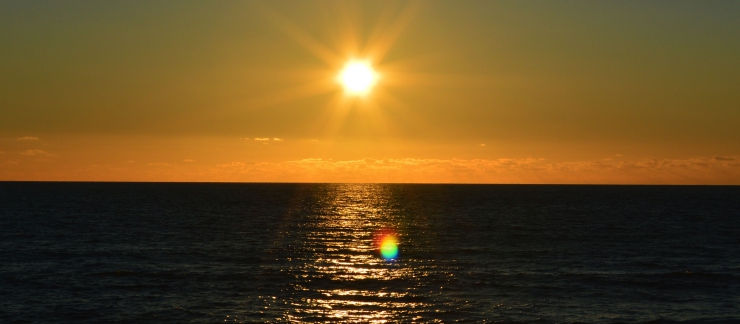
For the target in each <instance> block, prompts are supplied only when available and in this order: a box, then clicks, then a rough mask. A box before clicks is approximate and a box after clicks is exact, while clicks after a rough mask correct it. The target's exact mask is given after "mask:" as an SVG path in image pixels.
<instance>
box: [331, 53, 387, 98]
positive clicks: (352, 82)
mask: <svg viewBox="0 0 740 324" xmlns="http://www.w3.org/2000/svg"><path fill="white" fill-rule="evenodd" d="M338 79H339V83H341V84H342V86H343V87H344V90H345V91H347V93H350V94H355V95H363V94H367V93H368V92H370V89H372V87H373V85H375V83H376V82H377V80H378V73H376V72H375V71H374V70H373V68H372V67H371V66H370V64H369V63H367V62H363V61H350V62H349V63H347V65H345V66H344V69H343V70H342V72H340V73H339V78H338Z"/></svg>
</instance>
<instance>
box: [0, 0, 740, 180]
mask: <svg viewBox="0 0 740 324" xmlns="http://www.w3.org/2000/svg"><path fill="white" fill-rule="evenodd" d="M737 17H740V2H738V1H732V0H728V1H680V0H671V1H598V2H596V1H526V0H525V1H488V0H486V1H473V0H470V1H418V2H401V1H218V2H216V1H197V2H196V1H155V2H150V1H123V2H102V1H59V2H47V1H3V2H0V180H42V181H196V182H199V181H208V182H394V183H395V182H401V183H405V182H422V183H553V184H562V183H574V184H580V183H594V184H736V185H737V184H740V126H739V125H740V19H737ZM355 61H360V62H365V63H366V64H368V66H369V67H370V68H371V69H372V70H373V71H374V73H375V79H374V84H373V86H372V87H371V88H370V89H369V90H367V91H366V92H364V93H361V94H355V93H351V92H350V91H348V90H347V89H346V88H345V87H344V86H343V84H342V83H341V82H340V80H339V79H340V78H339V76H340V73H341V72H342V70H343V68H345V67H346V66H347V64H348V63H349V62H355Z"/></svg>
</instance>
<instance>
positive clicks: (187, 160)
mask: <svg viewBox="0 0 740 324" xmlns="http://www.w3.org/2000/svg"><path fill="white" fill-rule="evenodd" d="M182 161H183V162H187V163H190V162H195V160H193V159H185V160H182Z"/></svg>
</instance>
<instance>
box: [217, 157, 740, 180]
mask: <svg viewBox="0 0 740 324" xmlns="http://www.w3.org/2000/svg"><path fill="white" fill-rule="evenodd" d="M731 159H732V160H731ZM738 160H739V159H737V158H735V157H730V158H725V159H724V160H717V159H715V158H708V157H694V158H689V159H647V160H635V161H621V160H614V159H601V160H588V161H573V162H551V161H548V160H545V159H542V158H519V159H513V158H502V159H470V160H463V159H413V158H406V159H359V160H343V161H332V160H325V159H317V158H308V159H302V160H293V161H284V162H256V163H255V162H251V163H243V162H232V163H227V164H220V165H218V166H217V169H216V171H215V172H216V173H223V174H224V175H226V174H228V176H226V177H225V179H232V180H230V181H278V182H279V181H285V182H295V181H297V182H411V183H414V182H440V183H576V184H577V183H613V184H723V183H724V184H732V183H735V184H737V183H740V163H738V162H737V161H738Z"/></svg>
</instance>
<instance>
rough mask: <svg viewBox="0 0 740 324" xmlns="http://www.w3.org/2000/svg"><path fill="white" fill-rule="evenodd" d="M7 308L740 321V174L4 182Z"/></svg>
mask: <svg viewBox="0 0 740 324" xmlns="http://www.w3.org/2000/svg"><path fill="white" fill-rule="evenodd" d="M383 235H386V236H387V237H391V236H392V237H393V238H394V240H393V242H392V243H393V244H392V246H391V245H389V246H391V247H392V248H393V250H394V251H393V252H394V253H395V252H397V253H395V254H391V257H388V258H386V257H385V256H386V255H385V253H383V254H381V253H380V251H379V247H380V246H379V244H380V243H379V240H380V237H381V236H383ZM384 237H385V236H384ZM0 322H2V323H182V322H191V323H216V322H236V323H282V322H296V323H302V322H308V323H312V322H318V323H353V322H355V323H453V322H465V323H492V322H496V323H499V322H500V323H573V322H583V323H738V322H740V187H739V186H607V185H598V186H588V185H448V184H251V183H62V182H60V183H53V182H0Z"/></svg>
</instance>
